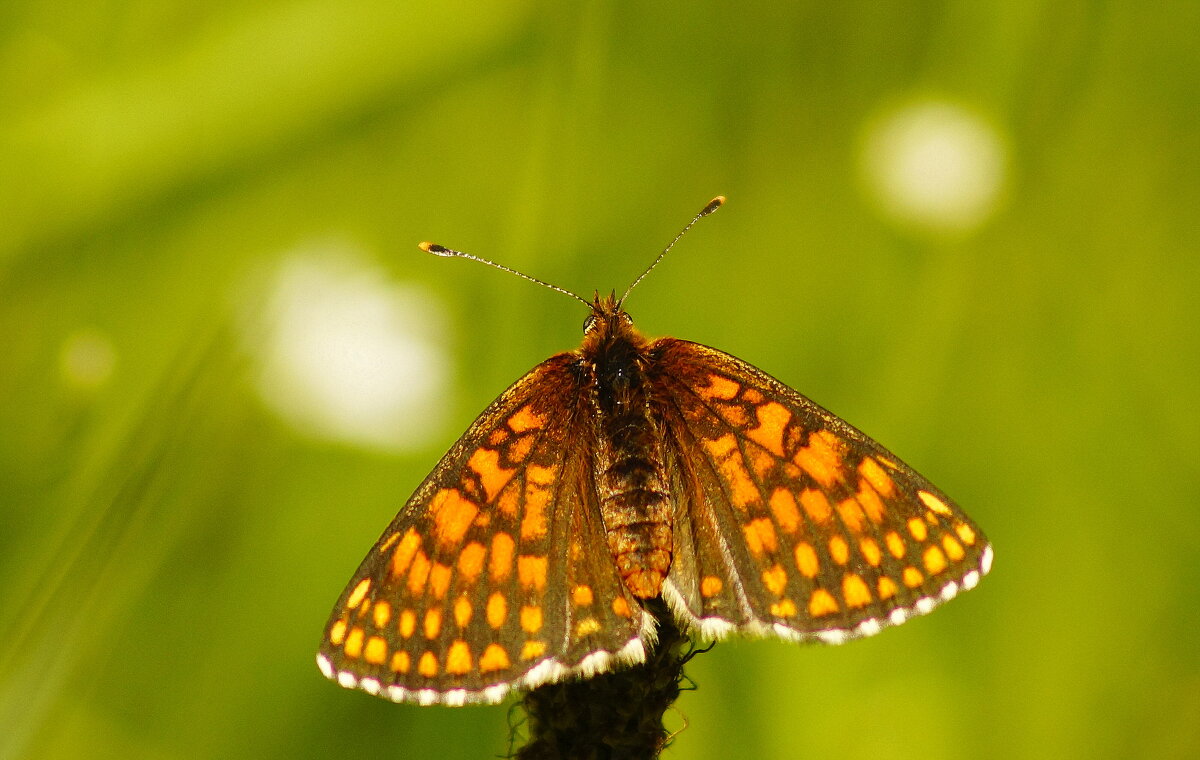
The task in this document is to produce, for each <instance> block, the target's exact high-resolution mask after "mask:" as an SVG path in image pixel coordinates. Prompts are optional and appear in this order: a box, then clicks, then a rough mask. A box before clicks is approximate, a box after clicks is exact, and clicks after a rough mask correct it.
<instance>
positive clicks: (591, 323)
mask: <svg viewBox="0 0 1200 760" xmlns="http://www.w3.org/2000/svg"><path fill="white" fill-rule="evenodd" d="M595 326H596V315H595V314H588V315H587V318H586V319H584V320H583V332H584V334H585V335H586V334H587V333H590V332H591V331H592V328H593V327H595Z"/></svg>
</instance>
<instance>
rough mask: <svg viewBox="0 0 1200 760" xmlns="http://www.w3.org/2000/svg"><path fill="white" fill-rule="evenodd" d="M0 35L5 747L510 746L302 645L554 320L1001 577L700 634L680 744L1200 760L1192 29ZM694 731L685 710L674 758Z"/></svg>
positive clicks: (1035, 6)
mask: <svg viewBox="0 0 1200 760" xmlns="http://www.w3.org/2000/svg"><path fill="white" fill-rule="evenodd" d="M646 6H647V4H645V3H601V2H584V3H579V4H559V3H536V2H518V1H512V2H491V1H489V0H476V2H472V3H407V4H392V3H378V2H377V3H371V2H361V3H350V4H337V3H331V2H321V1H319V0H313V1H311V2H283V1H280V2H265V3H257V4H249V5H247V4H242V3H213V4H205V5H197V4H194V3H171V2H166V3H126V4H121V3H96V4H80V5H79V6H78V7H74V8H70V10H68V8H67V7H66V6H63V5H59V4H53V3H46V2H21V1H20V0H16V1H10V2H6V3H4V4H3V5H2V6H0V209H2V211H0V588H3V593H2V594H0V641H2V642H3V643H2V644H0V757H4V758H8V757H22V758H24V757H29V758H59V757H64V758H65V757H89V758H128V757H137V758H189V757H255V758H271V757H279V758H289V759H294V758H300V757H318V758H319V757H367V756H373V757H414V758H421V757H439V758H480V757H490V756H495V755H496V754H499V753H503V752H504V751H506V748H507V746H508V740H507V736H508V723H509V721H510V720H511V719H514V718H512V717H510V715H509V712H508V707H507V706H500V707H476V708H464V709H446V708H421V707H415V706H397V705H392V704H390V703H386V702H384V701H382V700H379V699H375V698H372V697H369V696H367V695H365V694H362V693H359V692H351V691H346V690H343V689H340V688H338V687H337V686H336V685H333V684H331V683H329V682H328V681H326V680H325V679H324V678H322V677H321V675H320V674H319V673H318V671H317V668H316V666H315V664H314V661H313V654H314V651H315V648H316V645H317V643H318V639H319V637H320V633H321V628H322V625H323V624H324V622H325V618H326V615H327V614H328V612H329V609H330V607H331V605H332V604H333V602H334V601H335V599H336V597H337V595H338V593H339V592H340V591H341V589H342V586H343V584H344V583H345V582H346V581H347V580H348V579H349V577H350V574H351V572H352V571H353V570H354V568H355V567H356V565H357V563H358V561H359V560H360V559H361V557H362V555H363V554H364V553H365V552H366V551H367V549H368V548H369V546H370V545H371V543H372V542H373V541H374V540H375V538H376V537H377V536H378V535H379V533H380V532H381V531H382V529H383V527H384V526H385V525H386V524H387V522H388V521H389V520H390V519H391V517H392V515H393V514H394V513H395V511H396V510H397V508H398V507H399V505H400V504H401V503H402V502H403V501H404V500H405V499H406V498H407V496H408V494H409V493H410V492H411V490H412V489H413V488H414V487H415V486H416V485H417V483H418V482H419V481H420V479H421V478H422V477H423V476H424V475H425V473H426V472H427V471H428V470H429V469H430V468H431V467H432V466H433V464H434V463H435V462H436V460H437V458H438V456H439V455H440V454H441V453H442V451H444V450H445V448H446V447H447V446H448V445H449V444H450V443H451V442H452V441H453V440H454V439H455V437H456V436H457V434H458V433H459V432H461V430H462V429H463V428H465V426H466V425H467V424H468V423H469V422H470V421H471V420H472V419H473V417H474V415H475V414H476V413H478V411H479V410H481V409H482V408H483V406H484V405H485V404H486V403H487V402H488V401H490V400H491V398H493V397H494V396H495V395H496V394H497V393H499V391H500V390H501V389H502V388H504V387H505V386H506V384H507V383H508V382H510V381H511V380H513V379H515V378H516V377H517V376H518V375H519V374H520V373H522V372H524V371H525V370H526V369H528V368H529V367H530V366H532V365H533V364H535V363H536V362H538V361H540V360H541V359H543V358H544V357H546V356H548V355H549V354H550V353H552V352H554V351H558V350H563V349H567V348H572V347H574V346H575V345H577V342H578V339H579V337H580V331H579V325H580V323H581V321H582V319H583V317H584V314H583V311H582V309H581V308H580V306H579V304H577V303H575V302H573V301H571V300H570V299H567V298H563V297H561V296H559V295H556V294H554V293H551V292H549V291H545V290H541V289H538V288H535V287H533V286H531V285H530V284H528V283H525V282H521V281H519V280H517V279H516V278H513V277H510V276H507V275H504V274H502V273H499V272H496V271H493V270H490V269H487V268H486V267H482V266H479V265H472V264H467V263H465V262H461V261H447V260H440V259H435V258H432V257H429V256H424V255H422V254H421V253H420V252H419V251H417V250H416V248H415V244H416V243H417V242H418V241H420V240H425V239H429V240H434V241H436V242H440V243H443V244H446V245H450V246H454V247H458V248H462V249H465V250H468V251H472V252H474V253H477V254H479V255H483V256H487V257H490V258H494V259H497V260H499V261H502V262H505V263H507V264H509V265H511V266H514V267H517V268H520V269H522V270H524V271H526V272H529V273H531V274H533V275H535V276H538V277H541V278H544V279H547V280H550V281H551V282H554V283H557V284H559V285H562V286H563V287H567V288H571V289H574V290H577V291H579V292H583V293H585V294H588V295H590V293H591V291H592V289H594V288H599V289H602V290H605V291H607V290H608V289H611V288H616V289H617V290H618V292H619V291H620V289H622V288H623V287H624V286H625V285H626V284H627V283H628V282H629V281H630V280H631V279H632V278H633V277H634V276H635V275H636V274H637V273H638V272H639V271H641V269H642V268H643V267H644V266H645V265H646V264H647V263H648V262H649V261H650V259H651V258H652V257H653V256H654V255H655V253H656V252H657V251H658V250H660V249H661V247H662V246H663V245H664V244H665V243H666V242H667V241H668V240H669V239H670V237H671V236H672V235H673V234H674V233H675V232H676V231H677V230H678V229H679V228H680V227H681V226H682V225H683V224H684V223H685V222H686V221H687V219H688V218H690V216H691V215H692V214H693V213H694V212H695V211H696V210H698V209H699V208H700V207H701V206H702V205H703V203H704V202H705V201H707V200H708V199H709V198H710V197H712V196H713V195H715V194H717V193H723V194H725V195H727V196H728V197H729V203H728V205H727V207H726V208H725V209H723V210H722V211H721V212H720V213H718V214H717V215H716V216H714V217H713V218H712V219H709V220H706V221H705V222H704V223H702V224H701V225H699V226H698V227H697V229H696V230H694V231H693V232H692V233H691V234H690V235H689V237H688V238H687V239H685V240H684V241H683V242H682V243H681V244H680V246H679V247H678V249H677V250H676V251H675V252H674V253H673V254H672V256H671V257H670V258H668V259H667V260H666V261H665V263H664V264H663V266H661V267H660V268H659V269H658V270H657V271H656V272H655V273H654V275H653V276H652V277H651V278H649V279H648V280H646V281H645V282H644V283H643V284H642V285H641V286H640V287H639V289H638V291H637V292H636V294H635V296H634V297H633V298H632V299H631V301H630V311H631V313H632V314H633V315H634V316H635V317H636V318H637V319H638V322H639V325H640V326H641V327H642V328H643V330H645V331H646V332H647V333H649V334H652V335H663V334H670V335H677V336H680V337H686V338H690V339H692V340H697V341H701V342H704V343H708V344H711V345H715V346H718V347H720V348H723V349H725V350H727V351H730V352H732V353H734V354H736V355H738V356H741V357H743V358H745V359H747V360H748V361H750V362H752V363H754V364H756V365H758V366H760V367H762V368H763V369H765V370H767V371H768V372H770V373H772V374H774V375H776V376H777V377H779V378H780V379H782V380H784V381H785V382H787V383H789V384H791V385H793V386H795V387H797V388H799V389H800V390H802V391H803V392H804V393H806V394H808V395H810V396H811V397H813V398H814V399H816V400H817V401H819V402H820V403H822V404H824V405H825V406H828V407H829V408H831V409H832V410H834V411H835V412H837V413H839V414H841V415H843V416H845V417H846V418H847V419H849V420H850V421H851V422H853V423H855V424H856V425H858V426H860V427H862V428H863V429H865V430H866V431H868V432H869V433H870V434H872V435H873V436H874V437H876V438H878V439H879V440H881V441H882V442H884V443H885V444H886V445H887V446H888V447H889V448H891V449H892V450H893V451H895V452H896V453H897V454H898V455H899V456H901V457H903V458H905V459H906V460H908V461H909V462H910V463H911V464H913V465H914V466H916V467H917V468H918V469H920V470H921V471H922V472H924V473H925V474H926V475H928V476H929V477H930V478H931V479H932V480H934V481H935V482H936V483H938V484H939V485H940V486H941V487H942V488H944V489H945V490H946V491H948V492H949V493H951V494H953V495H954V496H955V497H956V498H957V500H958V501H959V502H960V503H961V504H963V505H964V506H965V507H966V508H967V510H968V511H969V512H970V514H971V515H972V516H973V517H974V518H975V519H976V520H977V521H978V522H979V523H980V524H981V525H982V526H983V527H984V529H985V530H986V531H987V532H988V534H989V536H990V537H991V539H992V541H993V543H994V544H995V547H996V565H995V569H994V571H993V573H992V575H990V576H989V577H988V578H987V579H986V580H985V581H984V582H983V583H982V584H981V585H980V587H979V589H977V590H976V591H973V592H971V593H970V594H967V595H966V596H964V597H962V598H960V599H958V600H955V601H954V602H953V603H952V604H950V605H948V606H947V607H945V608H944V609H941V610H939V611H938V612H937V613H936V614H934V615H933V616H931V617H929V618H923V619H920V620H917V621H914V622H912V623H910V624H908V625H905V626H902V627H901V628H899V629H895V630H890V631H888V632H886V633H884V634H883V635H880V636H878V637H875V638H873V639H869V640H865V641H861V642H856V643H853V644H849V645H847V646H844V647H840V648H829V647H798V646H795V645H790V644H786V643H781V642H772V641H759V642H743V641H736V642H735V641H731V642H728V643H723V644H720V645H718V646H717V647H716V649H715V650H714V651H713V652H711V653H709V654H707V655H704V656H702V657H700V658H698V659H697V660H696V661H694V663H693V664H692V665H691V666H690V668H689V674H690V675H691V677H692V678H693V679H694V680H695V682H696V683H697V685H698V687H699V688H698V689H697V690H696V691H694V692H689V693H686V694H685V695H684V696H683V698H682V699H681V700H680V702H679V704H678V710H677V712H675V713H674V714H673V715H672V716H671V720H672V721H673V724H672V725H673V727H674V728H677V729H684V730H682V732H681V733H680V734H679V735H678V737H677V738H676V740H675V743H674V745H673V747H672V749H671V750H670V752H669V755H668V756H670V757H679V758H727V757H735V756H736V757H753V758H792V757H831V756H833V757H843V758H873V757H883V756H886V757H890V758H907V757H922V758H943V757H944V758H952V757H968V756H969V757H976V758H1011V757H1053V758H1076V757H1078V758H1096V757H1135V756H1136V757H1196V756H1198V755H1200V717H1198V716H1200V634H1198V633H1197V631H1200V604H1198V602H1200V594H1198V593H1197V589H1198V588H1200V553H1198V551H1197V548H1198V547H1200V520H1198V519H1197V506H1196V494H1197V492H1198V491H1200V462H1198V453H1200V414H1198V413H1197V403H1196V400H1195V397H1196V392H1197V387H1198V385H1200V382H1198V381H1200V371H1198V370H1200V367H1198V364H1200V359H1198V357H1200V264H1198V258H1197V251H1198V250H1200V248H1198V243H1200V240H1198V237H1200V235H1198V223H1197V218H1198V209H1200V169H1198V167H1200V161H1198V158H1197V156H1198V155H1200V127H1198V126H1197V122H1198V119H1197V115H1198V114H1200V53H1198V52H1197V46H1196V36H1195V35H1196V30H1197V29H1200V4H1197V3H1195V2H1194V1H1193V0H1181V1H1178V2H1163V3H1156V4H1153V6H1148V5H1141V4H1136V3H1122V2H1116V3H1111V2H1109V3H1102V2H1091V3H1089V2H1069V1H1068V2H1004V3H999V2H963V1H960V2H913V3H898V4H887V5H885V4H881V3H795V4H775V3H712V2H698V3H688V4H679V5H677V6H674V7H667V6H665V5H655V6H654V7H646ZM685 727H686V728H685Z"/></svg>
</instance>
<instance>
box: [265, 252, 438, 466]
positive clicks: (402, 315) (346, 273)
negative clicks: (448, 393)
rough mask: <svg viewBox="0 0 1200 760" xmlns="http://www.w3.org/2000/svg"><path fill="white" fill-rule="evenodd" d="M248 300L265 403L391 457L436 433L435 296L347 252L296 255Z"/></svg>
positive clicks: (312, 428)
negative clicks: (390, 277) (396, 280)
mask: <svg viewBox="0 0 1200 760" xmlns="http://www.w3.org/2000/svg"><path fill="white" fill-rule="evenodd" d="M248 292H249V293H252V294H254V296H252V300H253V301H255V302H256V303H253V304H250V305H249V306H250V307H251V308H244V309H243V312H244V313H245V314H249V315H251V317H250V318H249V319H244V320H243V324H244V330H243V332H244V334H245V339H246V342H247V345H248V347H249V349H250V353H251V355H252V356H254V357H255V359H256V361H257V362H258V365H259V371H258V373H257V377H256V382H257V389H258V392H259V395H260V396H261V397H262V400H263V402H264V403H265V404H266V405H267V407H268V408H270V409H271V410H272V411H274V412H275V413H276V414H277V415H278V416H279V417H280V418H281V419H283V420H284V421H286V422H287V423H288V424H290V425H291V426H292V427H294V428H295V429H296V430H298V431H300V432H302V433H304V434H306V435H310V436H313V437H317V438H322V439H328V440H335V441H341V442H343V443H349V444H352V445H356V446H360V447H363V448H370V449H378V450H384V451H391V452H398V451H404V450H408V449H412V448H417V447H420V446H422V445H423V444H424V443H426V442H427V441H429V440H430V439H431V438H433V437H436V435H437V434H438V433H439V432H440V428H441V425H442V422H443V414H442V409H443V407H444V403H443V393H444V385H445V383H446V378H447V375H448V372H447V365H448V360H447V357H446V355H445V352H444V350H443V346H444V345H445V339H444V324H445V319H444V316H443V315H444V310H443V309H442V308H441V305H440V303H439V302H438V301H437V299H436V298H435V297H434V296H433V295H432V294H430V293H428V292H426V291H424V290H423V289H421V288H419V287H417V286H415V285H412V284H402V283H396V282H394V281H392V280H390V279H389V278H388V276H387V274H386V273H385V272H383V271H382V270H380V269H378V268H376V267H374V266H373V265H371V264H370V263H368V262H367V260H366V258H365V256H363V255H362V254H360V253H359V252H357V251H356V250H354V249H353V248H352V247H350V246H325V247H324V248H323V249H321V250H316V251H314V250H302V251H297V252H295V253H293V254H291V255H289V256H287V257H286V258H285V259H284V260H283V262H282V263H281V264H280V265H279V266H278V268H277V269H276V270H275V271H273V272H272V273H270V274H269V275H268V277H267V278H266V282H265V287H263V286H261V285H260V286H259V287H254V288H250V289H249V290H248Z"/></svg>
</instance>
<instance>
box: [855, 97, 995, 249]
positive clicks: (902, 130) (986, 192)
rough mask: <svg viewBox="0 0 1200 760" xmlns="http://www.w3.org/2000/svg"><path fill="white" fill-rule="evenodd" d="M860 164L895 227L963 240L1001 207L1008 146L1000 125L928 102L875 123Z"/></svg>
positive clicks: (947, 105)
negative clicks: (895, 222) (914, 228)
mask: <svg viewBox="0 0 1200 760" xmlns="http://www.w3.org/2000/svg"><path fill="white" fill-rule="evenodd" d="M861 162H862V171H863V179H864V182H865V184H866V185H867V187H868V189H869V191H870V193H871V195H872V196H873V197H874V198H875V200H876V201H877V202H878V203H879V204H880V206H881V207H882V209H883V210H884V212H885V213H886V214H887V215H888V216H890V217H891V218H892V219H893V220H894V221H897V222H899V223H900V224H904V225H911V226H915V227H920V228H924V229H926V230H929V231H933V232H939V233H950V234H956V233H958V234H961V233H964V232H970V231H972V230H974V229H976V228H978V227H979V226H980V225H981V224H983V222H985V221H986V220H987V218H988V217H990V216H991V215H992V214H993V213H995V211H996V209H997V208H998V207H999V203H1000V200H1001V198H1002V195H1003V192H1004V189H1005V186H1006V180H1007V177H1006V173H1007V171H1008V150H1007V141H1006V140H1005V138H1004V136H1003V135H1002V133H1001V131H1000V130H999V128H998V127H997V126H996V125H994V124H991V123H989V122H987V121H985V120H984V119H983V118H982V117H980V116H978V115H976V114H974V113H972V112H971V111H969V110H967V109H966V108H964V107H962V106H959V105H956V104H953V103H949V102H945V101H938V100H925V101H921V102H917V103H909V104H908V105H905V106H902V107H900V108H897V109H894V110H891V111H889V112H887V113H885V114H883V115H882V116H880V117H878V118H876V119H874V120H872V121H871V122H870V123H869V124H868V126H867V129H866V132H865V137H864V140H863V145H862V155H861Z"/></svg>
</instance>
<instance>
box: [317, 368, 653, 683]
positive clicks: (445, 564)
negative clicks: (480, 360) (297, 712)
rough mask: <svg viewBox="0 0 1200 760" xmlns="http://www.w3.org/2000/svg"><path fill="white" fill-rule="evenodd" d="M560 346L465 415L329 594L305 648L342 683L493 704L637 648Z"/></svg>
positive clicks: (645, 618) (637, 631)
mask: <svg viewBox="0 0 1200 760" xmlns="http://www.w3.org/2000/svg"><path fill="white" fill-rule="evenodd" d="M577 358H578V357H577V355H575V354H560V355H558V356H555V357H552V358H550V359H548V360H547V361H545V362H543V363H542V364H540V365H538V366H537V367H535V368H534V369H533V370H532V371H530V372H529V373H528V374H526V375H525V376H524V377H523V378H521V379H520V380H518V381H517V382H516V383H515V384H514V385H513V386H512V387H511V388H509V389H508V390H507V391H506V392H505V393H504V394H503V395H501V396H500V398H498V399H497V400H496V401H495V402H493V403H492V405H491V406H490V407H488V409H487V410H486V411H484V413H483V414H482V415H480V417H479V418H478V419H477V420H476V422H475V423H474V424H473V425H472V426H471V428H470V429H469V430H468V431H467V432H466V433H465V434H464V435H463V437H462V438H461V439H459V441H458V442H457V443H456V444H455V445H454V446H453V447H452V448H451V449H450V451H449V452H448V453H447V454H446V456H445V457H444V458H443V459H442V461H441V462H440V463H439V464H438V466H437V467H436V468H435V469H434V471H433V472H432V473H431V474H430V476H429V477H428V478H426V480H425V482H424V483H422V485H421V486H420V488H418V489H417V491H416V493H415V494H413V496H412V498H410V499H409V501H408V503H407V504H406V505H405V506H404V508H403V509H402V510H401V511H400V513H399V514H398V515H397V516H396V518H395V520H393V522H392V524H391V525H390V526H389V527H388V529H387V531H385V532H384V534H383V536H382V538H380V540H379V542H378V543H376V545H375V546H374V547H373V548H372V549H371V551H370V553H369V554H368V555H367V557H366V559H364V560H363V562H362V564H361V565H360V567H359V569H358V571H357V572H356V573H355V574H354V577H353V579H352V580H351V582H350V584H349V585H348V586H347V587H346V589H345V591H343V592H342V595H341V597H340V598H339V600H338V603H337V605H336V606H335V607H334V611H333V614H332V616H331V617H330V620H329V623H328V624H327V626H326V628H325V636H324V639H323V641H322V645H321V649H320V653H319V654H318V657H317V661H318V664H319V665H320V667H321V669H322V671H323V672H324V673H325V674H326V675H327V676H328V677H330V678H333V679H335V680H337V681H338V682H339V683H340V684H342V685H343V686H347V687H358V688H361V689H363V690H364V691H367V692H370V693H372V694H378V695H380V696H386V697H388V698H390V699H392V700H395V701H415V702H420V703H423V704H432V703H438V702H441V703H445V704H463V703H466V702H496V701H499V700H500V699H501V698H503V696H504V695H505V694H506V693H507V691H508V690H509V689H510V688H513V687H520V686H534V685H537V684H539V683H544V682H548V681H553V680H558V679H560V678H563V677H566V676H568V675H571V674H574V673H584V674H591V673H593V672H596V671H598V670H602V669H604V668H605V667H606V666H607V665H608V664H609V663H610V662H612V661H616V662H638V661H641V660H642V659H644V656H645V652H644V646H643V639H644V637H645V636H646V635H647V632H648V631H649V630H650V629H651V628H652V622H651V619H650V617H649V615H648V613H646V612H645V611H644V610H643V609H642V607H641V605H640V604H639V603H638V602H637V600H636V599H635V598H634V597H632V596H631V595H629V593H628V592H627V591H626V590H625V588H624V586H623V585H622V583H621V581H620V578H619V576H618V575H617V570H616V566H615V565H614V563H613V560H612V557H611V555H609V554H608V553H606V552H605V553H597V552H594V551H592V552H588V551H586V550H585V547H595V546H604V545H605V539H604V535H603V524H602V522H601V518H600V508H599V504H598V501H597V497H596V487H595V483H594V481H593V475H592V471H591V468H590V465H589V453H590V451H591V446H590V444H589V442H588V441H586V440H579V438H580V431H587V430H590V428H588V426H586V425H584V426H579V425H574V424H572V423H573V420H574V417H573V415H572V413H571V410H573V409H575V408H576V406H577V405H578V404H579V402H580V399H581V398H583V397H584V395H585V394H582V393H581V392H580V388H579V380H578V379H577V378H578V373H577V372H575V371H574V367H573V364H574V363H575V362H576V361H577Z"/></svg>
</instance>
